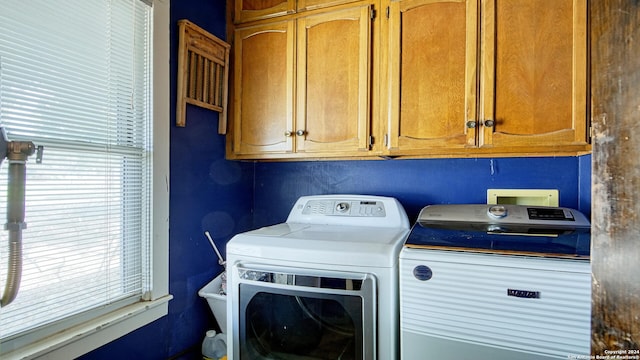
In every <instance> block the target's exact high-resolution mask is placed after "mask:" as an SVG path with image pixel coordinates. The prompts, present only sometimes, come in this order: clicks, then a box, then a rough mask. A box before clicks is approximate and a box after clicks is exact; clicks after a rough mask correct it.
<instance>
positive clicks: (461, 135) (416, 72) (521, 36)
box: [383, 0, 589, 155]
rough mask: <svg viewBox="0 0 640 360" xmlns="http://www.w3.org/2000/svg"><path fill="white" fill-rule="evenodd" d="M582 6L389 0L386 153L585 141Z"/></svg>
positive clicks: (554, 148)
mask: <svg viewBox="0 0 640 360" xmlns="http://www.w3.org/2000/svg"><path fill="white" fill-rule="evenodd" d="M586 6H587V5H586V0H466V1H465V0H458V1H456V0H443V1H438V0H400V1H390V2H389V10H390V11H389V20H388V44H386V47H387V48H388V61H387V62H388V69H389V75H388V80H387V82H386V85H383V87H384V86H387V88H383V93H384V94H386V95H387V96H389V98H388V99H389V101H388V116H389V118H388V120H389V131H388V136H389V138H388V144H387V152H388V153H389V154H391V155H429V154H446V155H462V154H464V155H476V154H489V153H503V154H509V153H540V154H543V153H563V152H564V153H577V152H580V151H587V150H589V145H588V141H589V139H588V136H587V133H588V123H587V38H586V33H587V27H586V19H587V8H586ZM480 24H482V25H480ZM478 29H479V32H478ZM477 44H479V45H477ZM383 113H385V111H383Z"/></svg>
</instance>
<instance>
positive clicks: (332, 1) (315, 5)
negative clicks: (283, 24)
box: [297, 0, 358, 11]
mask: <svg viewBox="0 0 640 360" xmlns="http://www.w3.org/2000/svg"><path fill="white" fill-rule="evenodd" d="M355 1H358V0H298V7H297V10H298V11H303V10H314V9H319V8H324V7H329V6H335V5H341V4H347V3H350V2H355Z"/></svg>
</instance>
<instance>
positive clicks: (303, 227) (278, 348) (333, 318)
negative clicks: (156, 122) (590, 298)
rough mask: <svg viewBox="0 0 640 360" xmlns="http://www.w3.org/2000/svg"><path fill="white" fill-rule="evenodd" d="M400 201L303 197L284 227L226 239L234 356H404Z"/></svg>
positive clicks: (404, 223) (365, 359) (405, 224)
mask: <svg viewBox="0 0 640 360" xmlns="http://www.w3.org/2000/svg"><path fill="white" fill-rule="evenodd" d="M408 233H409V221H408V219H407V215H406V213H405V211H404V209H403V207H402V205H401V204H400V203H399V202H398V201H397V200H396V199H393V198H389V197H379V196H363V195H322V196H308V197H301V198H300V199H299V200H298V201H297V202H296V203H295V204H294V206H293V208H292V209H291V212H290V214H289V217H288V218H287V220H286V222H285V223H281V224H277V225H273V226H269V227H265V228H261V229H257V230H254V231H249V232H246V233H242V234H238V235H236V236H234V237H233V238H232V239H231V240H230V241H229V243H228V244H227V271H228V284H227V292H228V299H230V301H228V302H227V312H228V315H229V322H228V326H227V333H228V334H230V337H231V338H230V341H229V347H228V352H229V359H236V360H237V359H241V360H247V359H344V360H348V359H354V360H375V359H381V360H389V359H397V358H398V357H399V345H398V343H399V319H398V314H399V306H398V280H397V279H398V256H399V253H400V250H401V248H402V245H403V243H404V241H405V239H406V237H407V235H408Z"/></svg>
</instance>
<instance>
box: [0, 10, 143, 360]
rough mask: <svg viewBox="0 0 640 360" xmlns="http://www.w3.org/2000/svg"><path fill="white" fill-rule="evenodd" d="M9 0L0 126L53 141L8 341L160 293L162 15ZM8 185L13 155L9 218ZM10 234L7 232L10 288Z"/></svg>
mask: <svg viewBox="0 0 640 360" xmlns="http://www.w3.org/2000/svg"><path fill="white" fill-rule="evenodd" d="M0 8H2V11H0V126H2V127H4V128H5V130H6V132H7V137H8V139H9V140H10V141H32V142H33V143H34V144H35V145H42V146H44V156H43V162H42V164H36V163H35V156H32V157H31V158H29V160H28V162H27V183H26V217H25V221H26V223H27V229H25V230H24V231H23V274H22V284H21V286H20V291H19V293H18V296H17V298H16V299H15V301H14V302H13V303H11V304H9V305H8V306H6V307H4V308H2V309H0V339H1V340H2V341H3V342H4V341H6V340H7V339H10V338H12V337H14V336H16V335H17V334H24V333H25V332H28V331H31V330H33V329H36V328H40V327H42V326H44V325H48V324H51V323H54V322H56V321H69V319H74V318H80V317H82V316H83V314H87V313H91V314H93V315H95V314H96V311H98V312H99V311H106V310H105V309H109V307H115V306H121V305H123V304H126V303H133V302H136V301H139V300H140V299H141V298H143V297H144V296H145V293H146V292H147V291H149V290H150V289H149V286H150V283H151V276H150V263H151V259H150V251H151V249H150V247H151V245H150V244H151V230H150V229H151V216H152V211H151V206H152V201H151V185H152V184H151V174H152V169H151V158H152V149H151V144H152V142H151V140H152V139H151V137H152V131H151V129H152V127H151V119H152V116H151V115H152V114H151V73H152V69H151V55H150V54H151V53H150V50H151V17H152V15H151V14H152V13H151V8H150V6H149V5H148V4H147V3H145V2H144V1H140V0H111V1H109V0H90V1H89V0H64V1H48V0H29V1H24V0H0ZM6 184H7V164H6V163H3V164H2V166H1V167H0V224H3V223H4V222H5V221H6V208H5V207H6V206H5V204H6V192H7V189H6ZM7 241H8V239H7V232H6V231H3V230H1V229H0V286H2V287H4V282H5V280H6V275H7V253H8V251H7ZM3 345H6V344H4V343H3ZM5 350H6V349H5Z"/></svg>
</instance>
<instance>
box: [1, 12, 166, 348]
mask: <svg viewBox="0 0 640 360" xmlns="http://www.w3.org/2000/svg"><path fill="white" fill-rule="evenodd" d="M169 7H170V1H169V0H154V1H153V126H154V128H153V152H154V154H153V260H152V263H153V277H152V279H153V284H152V291H151V294H149V300H148V301H143V302H139V303H136V304H133V305H129V306H126V307H124V308H121V309H119V310H116V311H114V312H112V313H109V314H106V315H104V316H101V317H99V318H96V319H92V320H90V321H87V322H85V323H82V324H80V325H77V326H74V327H71V328H68V329H64V330H63V331H61V332H59V333H57V334H56V335H54V336H50V337H47V338H46V339H43V340H40V341H37V342H35V343H33V344H31V345H29V346H26V347H24V348H20V349H16V350H14V351H12V352H10V353H7V354H4V355H3V359H6V360H9V359H35V358H46V359H53V360H55V359H60V360H68V359H72V358H75V357H78V356H81V355H83V354H86V353H87V352H89V351H91V350H94V349H97V348H98V347H100V346H102V345H105V344H107V343H109V342H111V341H113V340H115V339H117V338H119V337H122V336H124V335H126V334H128V333H130V332H131V331H133V330H136V329H138V328H140V327H142V326H144V325H147V324H149V323H151V322H153V321H155V320H157V319H159V318H161V317H163V316H165V315H167V313H168V307H169V305H168V302H169V300H171V299H172V298H173V297H172V296H171V295H170V294H169V124H170V119H169V110H170V109H169V103H170V101H169V98H170V95H169V89H170V87H169V85H170V80H169V60H170V52H169V48H170V46H169V45H170V44H169V34H170V26H169V25H170V19H169Z"/></svg>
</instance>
